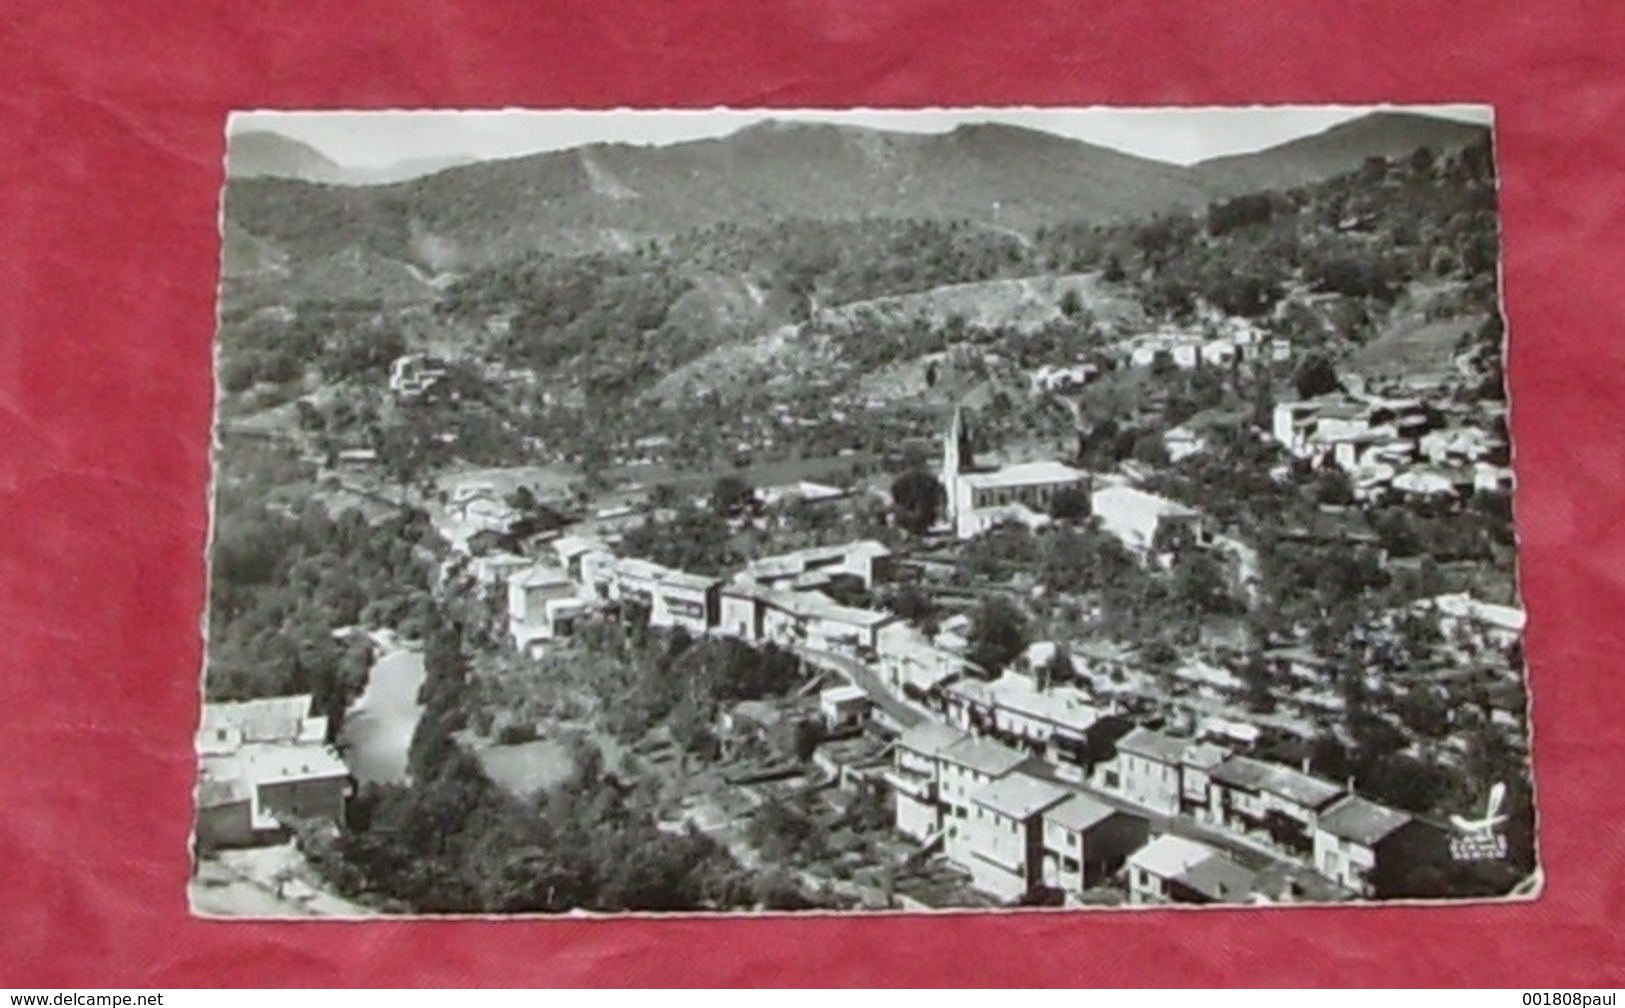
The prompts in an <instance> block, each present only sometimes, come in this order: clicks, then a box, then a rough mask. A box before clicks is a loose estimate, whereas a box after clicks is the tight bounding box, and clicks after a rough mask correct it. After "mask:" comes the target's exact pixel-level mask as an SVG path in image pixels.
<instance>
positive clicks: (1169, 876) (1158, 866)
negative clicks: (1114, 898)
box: [1127, 834, 1256, 905]
mask: <svg viewBox="0 0 1625 1008" xmlns="http://www.w3.org/2000/svg"><path fill="white" fill-rule="evenodd" d="M1127 873H1128V892H1129V902H1130V903H1131V904H1135V905H1156V904H1166V903H1185V904H1198V905H1200V904H1211V903H1236V902H1241V901H1242V900H1243V899H1245V898H1246V897H1247V896H1248V895H1249V894H1250V893H1251V891H1252V889H1253V886H1254V880H1255V878H1256V875H1255V874H1254V873H1253V872H1251V871H1249V870H1247V869H1246V868H1244V867H1243V866H1241V865H1240V864H1238V863H1236V861H1234V860H1233V859H1232V858H1230V857H1229V856H1228V855H1226V854H1224V853H1223V852H1222V851H1219V850H1218V849H1216V848H1214V847H1210V846H1208V845H1207V844H1204V843H1202V842H1200V841H1197V840H1190V839H1187V838H1185V837H1181V836H1174V835H1172V834H1169V835H1166V836H1160V837H1157V838H1156V839H1154V840H1152V841H1151V842H1150V843H1148V844H1146V845H1145V846H1144V847H1141V848H1140V849H1139V850H1137V851H1135V852H1134V853H1133V854H1131V855H1129V857H1128V863H1127Z"/></svg>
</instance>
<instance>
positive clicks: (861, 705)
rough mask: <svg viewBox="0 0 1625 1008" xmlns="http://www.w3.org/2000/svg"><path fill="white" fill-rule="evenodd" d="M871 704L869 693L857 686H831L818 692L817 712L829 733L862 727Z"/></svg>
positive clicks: (834, 733) (840, 732)
mask: <svg viewBox="0 0 1625 1008" xmlns="http://www.w3.org/2000/svg"><path fill="white" fill-rule="evenodd" d="M871 706H872V703H871V701H870V700H869V694H867V693H865V692H864V691H863V690H862V688H860V687H858V686H831V687H829V688H828V689H826V690H822V691H821V692H820V693H819V694H818V713H819V714H820V716H822V717H823V719H824V731H826V732H828V733H829V734H831V735H839V734H842V733H844V732H850V731H854V730H856V729H858V728H862V727H863V722H864V720H865V719H866V718H867V717H868V716H869V708H870V707H871Z"/></svg>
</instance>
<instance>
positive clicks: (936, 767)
mask: <svg viewBox="0 0 1625 1008" xmlns="http://www.w3.org/2000/svg"><path fill="white" fill-rule="evenodd" d="M966 737H967V736H966V735H965V734H964V733H963V732H959V731H955V730H954V729H952V728H949V727H947V726H946V725H942V724H938V723H937V722H935V721H922V722H921V723H920V724H918V725H915V726H914V727H912V728H910V729H908V730H907V731H905V732H903V734H902V736H901V737H900V738H898V740H897V744H896V746H895V747H894V748H893V750H892V760H893V765H892V769H891V770H890V771H889V772H888V773H887V774H886V777H885V780H886V783H887V784H888V785H890V787H891V789H892V792H893V794H894V795H895V797H896V806H895V815H896V824H897V831H898V832H899V833H901V834H903V835H904V836H907V837H912V838H913V839H915V840H918V841H920V842H922V843H924V842H926V841H929V840H931V839H932V838H933V837H935V836H936V835H937V834H938V833H939V832H940V831H941V830H942V828H943V825H944V823H943V808H944V803H943V802H942V801H941V796H940V793H939V790H938V789H939V787H940V785H941V780H942V761H941V755H942V752H943V751H944V750H945V749H947V748H949V747H950V746H953V745H955V744H957V743H959V742H961V741H963V740H964V739H965V738H966Z"/></svg>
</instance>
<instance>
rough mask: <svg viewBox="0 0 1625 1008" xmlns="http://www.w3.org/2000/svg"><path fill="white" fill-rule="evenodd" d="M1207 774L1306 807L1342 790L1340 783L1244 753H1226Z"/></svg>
mask: <svg viewBox="0 0 1625 1008" xmlns="http://www.w3.org/2000/svg"><path fill="white" fill-rule="evenodd" d="M1211 776H1212V778H1213V779H1214V780H1216V781H1218V782H1219V783H1221V784H1227V785H1230V786H1231V787H1239V788H1242V789H1243V790H1247V791H1267V792H1269V793H1270V794H1273V795H1277V796H1279V797H1281V798H1285V799H1287V800H1288V801H1292V802H1296V803H1297V804H1299V805H1303V806H1305V807H1307V808H1320V807H1322V806H1324V805H1326V804H1328V803H1329V802H1331V801H1332V800H1333V799H1335V798H1337V797H1338V796H1339V795H1341V794H1343V789H1342V788H1341V787H1340V786H1338V785H1336V784H1332V783H1330V782H1328V781H1323V780H1321V779H1320V778H1319V777H1311V776H1310V775H1309V774H1306V773H1303V772H1302V771H1299V770H1294V769H1292V768H1291V767H1284V766H1279V765H1277V764H1275V763H1266V762H1264V761H1263V760H1256V759H1253V758H1251V757H1248V756H1232V757H1230V758H1229V759H1227V760H1225V761H1224V762H1223V763H1220V764H1219V765H1218V766H1216V767H1214V768H1213V770H1212V772H1211Z"/></svg>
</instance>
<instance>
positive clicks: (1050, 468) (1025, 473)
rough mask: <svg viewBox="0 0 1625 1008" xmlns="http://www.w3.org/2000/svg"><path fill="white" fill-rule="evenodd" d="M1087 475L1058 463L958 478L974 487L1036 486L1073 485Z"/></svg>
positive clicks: (1018, 467)
mask: <svg viewBox="0 0 1625 1008" xmlns="http://www.w3.org/2000/svg"><path fill="white" fill-rule="evenodd" d="M1088 477H1089V474H1088V473H1086V472H1084V471H1083V470H1082V469H1074V468H1072V467H1071V466H1069V465H1063V464H1062V463H1060V462H1023V463H1020V464H1019V465H1008V466H1004V467H1002V468H1000V469H994V470H992V471H991V472H973V473H966V474H964V475H963V476H961V477H960V478H961V479H962V480H964V481H965V482H966V483H968V484H970V485H971V486H974V487H1007V486H1037V485H1041V484H1046V483H1075V482H1078V481H1079V480H1084V479H1087V478H1088Z"/></svg>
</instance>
